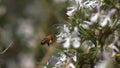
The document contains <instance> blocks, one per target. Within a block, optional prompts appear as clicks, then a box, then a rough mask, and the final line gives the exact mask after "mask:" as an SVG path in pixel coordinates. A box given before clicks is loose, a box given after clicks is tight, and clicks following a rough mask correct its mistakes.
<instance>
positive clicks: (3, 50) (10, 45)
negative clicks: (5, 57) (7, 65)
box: [0, 41, 13, 54]
mask: <svg viewBox="0 0 120 68" xmlns="http://www.w3.org/2000/svg"><path fill="white" fill-rule="evenodd" d="M12 44H13V41H11V42H10V44H9V46H8V47H7V48H6V49H5V50H3V51H2V52H1V53H0V54H4V53H5V52H6V51H7V50H8V49H9V48H10V46H11V45H12Z"/></svg>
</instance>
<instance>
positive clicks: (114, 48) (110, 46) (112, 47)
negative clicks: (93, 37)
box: [109, 43, 120, 52]
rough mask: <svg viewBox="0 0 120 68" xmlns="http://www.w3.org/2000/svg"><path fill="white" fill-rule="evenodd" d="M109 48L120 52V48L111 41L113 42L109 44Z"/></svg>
mask: <svg viewBox="0 0 120 68" xmlns="http://www.w3.org/2000/svg"><path fill="white" fill-rule="evenodd" d="M109 48H111V49H113V50H115V51H116V52H120V51H119V49H118V48H117V47H116V46H115V45H114V43H111V44H110V45H109Z"/></svg>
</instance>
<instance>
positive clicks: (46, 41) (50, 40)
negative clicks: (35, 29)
mask: <svg viewBox="0 0 120 68" xmlns="http://www.w3.org/2000/svg"><path fill="white" fill-rule="evenodd" d="M55 38H56V37H55V35H48V36H46V37H45V38H44V39H43V40H42V41H41V45H44V44H47V45H48V46H49V45H50V44H52V43H53V42H54V41H55Z"/></svg>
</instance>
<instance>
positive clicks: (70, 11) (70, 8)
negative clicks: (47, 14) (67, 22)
mask: <svg viewBox="0 0 120 68" xmlns="http://www.w3.org/2000/svg"><path fill="white" fill-rule="evenodd" d="M67 9H68V11H67V13H66V14H67V15H68V16H72V15H73V13H74V12H75V11H76V10H77V7H76V6H73V7H68V8H67Z"/></svg>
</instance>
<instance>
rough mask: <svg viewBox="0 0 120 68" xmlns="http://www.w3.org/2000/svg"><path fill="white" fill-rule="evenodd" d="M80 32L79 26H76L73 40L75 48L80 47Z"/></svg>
mask: <svg viewBox="0 0 120 68" xmlns="http://www.w3.org/2000/svg"><path fill="white" fill-rule="evenodd" d="M79 35H80V34H79V32H78V28H77V27H74V31H73V33H72V36H73V37H72V41H73V47H74V48H78V47H80V37H79Z"/></svg>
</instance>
